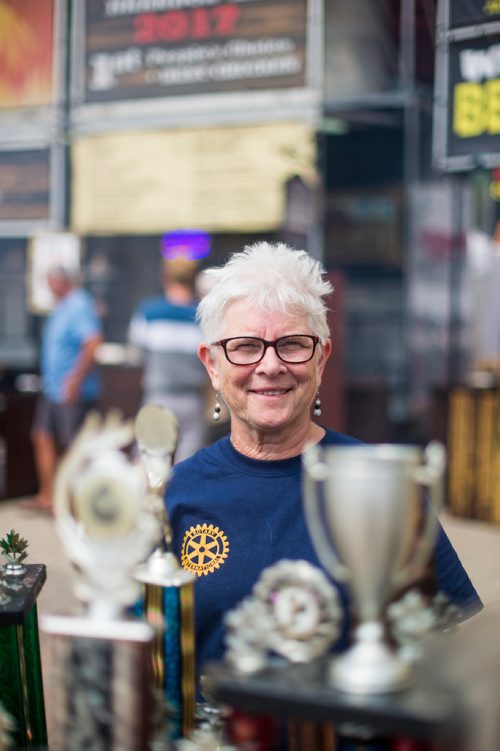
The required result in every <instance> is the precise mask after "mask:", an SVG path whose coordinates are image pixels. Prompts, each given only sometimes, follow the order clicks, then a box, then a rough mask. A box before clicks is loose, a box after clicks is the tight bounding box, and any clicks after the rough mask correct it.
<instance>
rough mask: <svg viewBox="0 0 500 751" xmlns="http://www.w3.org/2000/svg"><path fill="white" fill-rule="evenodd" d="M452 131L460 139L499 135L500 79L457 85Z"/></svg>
mask: <svg viewBox="0 0 500 751" xmlns="http://www.w3.org/2000/svg"><path fill="white" fill-rule="evenodd" d="M454 100H455V101H454V110H453V131H454V133H456V135H457V136H459V137H460V138H473V137H475V136H480V135H482V134H483V133H488V134H489V135H497V134H499V133H500V78H495V79H493V80H490V81H485V82H484V83H473V82H464V83H459V84H457V85H456V86H455V89H454Z"/></svg>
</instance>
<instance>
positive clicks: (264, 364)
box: [256, 347, 285, 373]
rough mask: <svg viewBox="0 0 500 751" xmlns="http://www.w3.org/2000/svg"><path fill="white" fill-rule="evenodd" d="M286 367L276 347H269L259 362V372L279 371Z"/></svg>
mask: <svg viewBox="0 0 500 751" xmlns="http://www.w3.org/2000/svg"><path fill="white" fill-rule="evenodd" d="M284 369H285V363H284V362H283V361H282V360H280V359H279V357H278V355H277V352H276V350H275V349H274V347H268V348H267V349H266V351H265V353H264V357H263V358H262V360H261V361H260V362H259V363H257V368H256V370H257V372H259V371H261V372H266V373H269V372H274V371H276V372H279V371H280V370H284Z"/></svg>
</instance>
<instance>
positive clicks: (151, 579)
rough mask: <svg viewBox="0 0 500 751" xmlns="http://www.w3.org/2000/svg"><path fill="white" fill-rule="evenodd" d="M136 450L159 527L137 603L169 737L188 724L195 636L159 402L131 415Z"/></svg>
mask: <svg viewBox="0 0 500 751" xmlns="http://www.w3.org/2000/svg"><path fill="white" fill-rule="evenodd" d="M135 435H136V441H137V445H138V449H139V456H140V458H141V462H142V465H143V468H144V471H145V473H146V477H147V482H148V494H149V499H150V510H151V512H152V514H153V516H154V517H155V518H156V519H157V521H158V523H159V525H160V526H161V529H162V536H161V540H160V541H159V543H158V545H157V547H156V549H155V550H154V551H153V553H152V554H151V555H150V557H149V558H148V560H147V562H146V564H145V565H143V566H141V567H140V568H139V569H138V570H137V571H136V573H135V576H136V579H137V581H139V582H141V583H142V584H143V598H142V602H141V603H140V609H142V612H143V614H144V615H145V617H146V619H147V621H148V622H149V623H150V625H151V626H153V628H154V629H155V641H154V647H153V677H154V681H155V685H156V686H157V687H158V688H159V689H161V690H162V691H163V693H164V696H165V700H166V703H167V707H168V711H169V714H170V721H169V727H170V735H171V737H172V738H178V737H181V736H187V735H188V734H189V733H190V732H191V731H192V730H193V727H194V715H195V704H196V702H195V685H196V683H195V680H196V679H195V642H194V580H195V576H194V574H191V573H189V572H188V571H185V570H184V569H183V568H182V567H181V566H180V564H179V562H178V560H177V558H176V556H175V554H174V553H173V549H172V532H171V528H170V521H169V519H168V515H167V512H166V508H165V505H164V500H163V495H164V492H165V488H166V485H167V481H168V477H169V475H170V470H171V467H172V463H173V456H174V453H175V448H176V444H177V435H178V429H177V420H176V418H175V416H174V415H173V413H172V412H170V411H169V410H167V409H166V408H165V407H162V406H160V405H155V404H149V405H146V406H144V407H142V409H141V410H139V413H138V415H137V418H136V421H135Z"/></svg>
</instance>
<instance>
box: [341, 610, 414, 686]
mask: <svg viewBox="0 0 500 751" xmlns="http://www.w3.org/2000/svg"><path fill="white" fill-rule="evenodd" d="M355 639H356V641H355V643H354V645H353V646H352V647H351V648H350V649H348V650H347V652H345V653H344V654H343V655H341V656H340V657H336V658H334V659H333V661H332V664H331V668H330V681H331V684H332V686H334V687H335V688H336V689H337V690H338V691H345V692H347V693H351V694H386V693H391V692H393V691H401V690H403V689H405V688H408V686H409V685H410V684H411V682H412V675H411V669H410V666H409V665H408V663H406V662H404V661H403V660H401V659H400V658H399V657H398V656H397V655H396V654H394V652H392V651H391V649H390V648H389V647H388V646H387V645H386V644H385V643H384V641H383V628H382V625H381V624H379V623H377V622H372V623H363V624H361V625H360V626H358V628H357V629H356V636H355Z"/></svg>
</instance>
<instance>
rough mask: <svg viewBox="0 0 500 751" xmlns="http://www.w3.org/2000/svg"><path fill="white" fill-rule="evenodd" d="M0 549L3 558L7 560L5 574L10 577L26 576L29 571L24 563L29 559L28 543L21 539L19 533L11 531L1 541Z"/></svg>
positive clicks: (4, 568)
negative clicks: (0, 549)
mask: <svg viewBox="0 0 500 751" xmlns="http://www.w3.org/2000/svg"><path fill="white" fill-rule="evenodd" d="M0 547H1V548H2V551H1V553H2V556H3V557H4V558H5V559H6V560H7V563H6V564H5V565H4V567H3V570H4V573H5V574H8V575H9V576H24V574H25V573H26V571H27V569H26V567H25V566H23V561H24V559H25V558H27V557H28V553H27V552H26V549H27V547H28V541H27V540H25V539H24V537H21V535H20V534H19V532H16V531H15V530H13V529H11V530H10V532H7V534H6V535H5V537H2V539H1V540H0Z"/></svg>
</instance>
